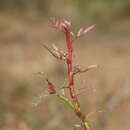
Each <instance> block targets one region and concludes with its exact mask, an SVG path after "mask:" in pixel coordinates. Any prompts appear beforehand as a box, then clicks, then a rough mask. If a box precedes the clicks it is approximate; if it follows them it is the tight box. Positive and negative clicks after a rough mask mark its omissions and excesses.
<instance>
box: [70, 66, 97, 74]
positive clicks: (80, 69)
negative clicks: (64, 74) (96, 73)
mask: <svg viewBox="0 0 130 130" xmlns="http://www.w3.org/2000/svg"><path fill="white" fill-rule="evenodd" d="M95 68H97V65H90V66H89V67H87V68H86V69H82V68H80V67H79V66H75V67H74V71H73V75H76V74H79V73H85V72H88V71H90V70H92V69H95Z"/></svg>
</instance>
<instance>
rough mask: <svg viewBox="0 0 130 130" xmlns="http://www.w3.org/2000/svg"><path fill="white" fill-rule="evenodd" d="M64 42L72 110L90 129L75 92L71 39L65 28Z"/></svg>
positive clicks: (88, 129) (87, 128) (86, 127)
mask: <svg viewBox="0 0 130 130" xmlns="http://www.w3.org/2000/svg"><path fill="white" fill-rule="evenodd" d="M65 35H66V44H67V49H68V56H67V59H66V64H67V70H68V79H69V92H70V96H71V99H72V101H73V104H74V111H75V113H76V115H77V116H78V118H79V119H80V120H81V121H82V123H83V126H84V127H85V129H86V130H90V128H89V125H88V123H87V122H86V121H85V116H84V115H83V114H82V112H81V110H80V104H79V101H78V98H77V95H76V92H75V88H74V75H73V65H72V63H73V57H72V54H73V46H72V43H73V40H71V37H70V32H69V31H68V30H67V31H66V33H65Z"/></svg>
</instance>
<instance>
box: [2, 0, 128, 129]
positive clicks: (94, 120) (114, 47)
mask: <svg viewBox="0 0 130 130" xmlns="http://www.w3.org/2000/svg"><path fill="white" fill-rule="evenodd" d="M51 16H56V17H58V18H61V17H64V18H66V19H68V20H71V21H72V23H73V29H74V31H75V32H76V31H77V30H78V29H79V28H81V27H82V26H83V27H84V26H86V25H91V24H96V28H95V29H94V30H93V31H91V32H90V33H88V34H86V36H84V37H81V38H80V39H78V40H77V41H76V42H75V44H74V65H77V64H79V65H81V66H82V67H87V66H89V65H91V64H97V65H98V66H99V67H98V69H96V70H93V71H91V72H88V73H86V74H82V75H77V77H76V78H75V82H76V86H75V87H76V88H78V87H82V86H83V87H85V88H86V89H85V90H86V91H85V92H83V93H82V94H81V95H79V100H80V102H81V106H82V110H83V112H84V113H85V114H86V115H87V116H88V119H89V122H90V124H91V126H92V128H93V130H130V123H129V121H130V0H0V129H1V130H71V129H73V126H74V125H75V124H77V123H79V120H78V119H77V118H76V117H75V115H74V114H73V112H72V111H71V110H70V109H69V108H68V106H67V105H66V104H64V102H62V101H59V100H58V99H57V98H56V97H55V96H54V97H52V96H47V92H46V89H47V87H46V85H47V84H46V82H45V80H44V78H45V77H46V76H47V77H48V78H49V79H50V80H51V81H52V82H53V83H54V84H56V85H57V86H61V85H64V84H67V81H66V78H67V75H66V70H65V67H66V66H65V65H64V64H63V63H62V62H61V61H57V60H56V59H54V58H53V57H52V56H51V55H50V54H49V53H48V52H47V51H46V50H45V49H44V48H43V47H42V44H47V45H48V46H50V47H51V45H52V44H53V43H55V44H56V45H57V46H59V48H62V50H66V48H65V40H64V36H63V34H62V33H60V32H58V31H55V29H53V28H51V26H50V24H49V18H50V17H51ZM41 71H43V72H44V73H45V75H44V76H39V75H37V72H41Z"/></svg>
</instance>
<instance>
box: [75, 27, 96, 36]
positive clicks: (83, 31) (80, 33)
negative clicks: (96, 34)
mask: <svg viewBox="0 0 130 130" xmlns="http://www.w3.org/2000/svg"><path fill="white" fill-rule="evenodd" d="M93 28H95V25H91V26H89V27H86V28H80V29H79V31H78V33H77V37H80V36H82V35H84V34H85V33H87V32H89V31H91V30H92V29H93Z"/></svg>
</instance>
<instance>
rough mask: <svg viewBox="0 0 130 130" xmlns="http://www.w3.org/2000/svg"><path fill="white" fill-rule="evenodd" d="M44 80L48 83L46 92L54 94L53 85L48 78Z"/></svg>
mask: <svg viewBox="0 0 130 130" xmlns="http://www.w3.org/2000/svg"><path fill="white" fill-rule="evenodd" d="M46 81H47V83H48V92H49V94H56V89H55V86H54V85H53V84H52V83H51V82H50V81H49V80H48V79H46Z"/></svg>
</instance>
